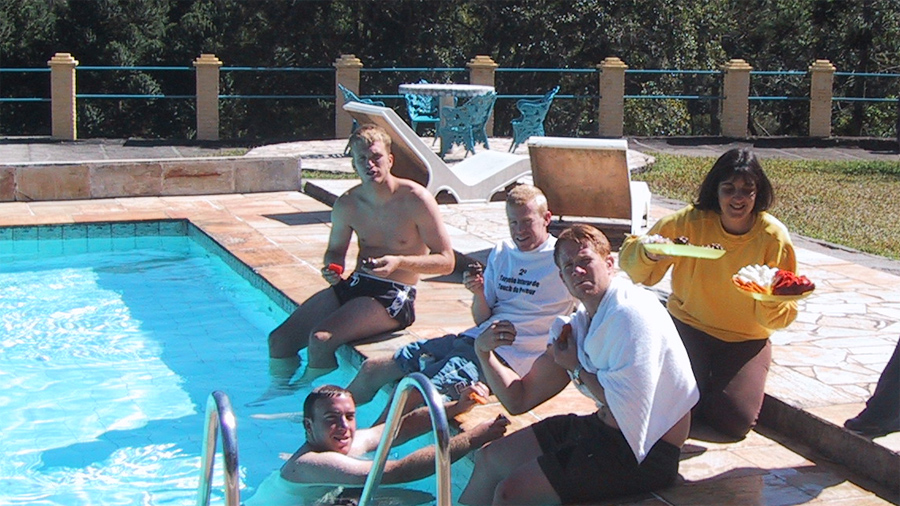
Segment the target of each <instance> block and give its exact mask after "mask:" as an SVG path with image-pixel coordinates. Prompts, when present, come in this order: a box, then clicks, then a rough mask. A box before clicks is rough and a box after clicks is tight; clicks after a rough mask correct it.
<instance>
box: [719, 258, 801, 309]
mask: <svg viewBox="0 0 900 506" xmlns="http://www.w3.org/2000/svg"><path fill="white" fill-rule="evenodd" d="M731 282H732V283H733V284H734V287H735V288H737V290H738V291H740V292H741V293H743V294H744V295H747V296H749V297H751V298H753V299H754V300H758V301H762V302H790V301H794V300H800V299H805V298H806V297H809V296H810V295H811V294H812V293H813V290H815V289H816V285H815V283H813V282H812V281H810V280H809V279H808V278H807V277H806V276H798V275H797V274H795V273H793V272H791V271H787V270H784V269H779V268H777V267H769V266H766V265H748V266H746V267H741V270H739V271H738V273H737V274H735V275H734V276H732V277H731Z"/></svg>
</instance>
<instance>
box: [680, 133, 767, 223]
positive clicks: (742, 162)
mask: <svg viewBox="0 0 900 506" xmlns="http://www.w3.org/2000/svg"><path fill="white" fill-rule="evenodd" d="M736 176H737V177H740V178H742V179H744V180H745V181H746V182H748V183H752V184H753V185H755V186H756V201H755V202H754V204H753V212H754V213H761V212H763V211H765V210H767V209H769V207H771V206H772V202H774V201H775V191H774V190H773V189H772V183H771V182H769V178H768V177H766V173H765V172H763V169H762V165H760V163H759V159H758V158H756V154H754V153H753V151H751V150H749V149H747V148H735V149H730V150H728V151H726V152H725V153H724V154H722V156H720V157H719V159H718V160H716V163H714V164H713V166H712V169H710V170H709V173H707V174H706V178H705V179H704V180H703V184H701V185H700V191H699V192H698V195H697V200H696V202H694V207H695V208H697V209H700V210H703V211H715V212H716V213H718V214H721V213H722V209H721V208H719V184H721V183H722V182H723V181H729V180H731V179H732V178H734V177H736Z"/></svg>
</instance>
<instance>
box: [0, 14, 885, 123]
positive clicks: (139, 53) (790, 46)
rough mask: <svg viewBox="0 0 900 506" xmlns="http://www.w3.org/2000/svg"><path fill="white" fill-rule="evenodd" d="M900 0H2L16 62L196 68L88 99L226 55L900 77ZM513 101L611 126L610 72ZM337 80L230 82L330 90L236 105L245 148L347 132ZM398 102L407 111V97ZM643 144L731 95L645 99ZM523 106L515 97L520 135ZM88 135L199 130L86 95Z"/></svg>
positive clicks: (765, 116)
mask: <svg viewBox="0 0 900 506" xmlns="http://www.w3.org/2000/svg"><path fill="white" fill-rule="evenodd" d="M897 1H898V0H709V1H706V2H696V1H694V0H528V1H512V0H511V1H500V0H495V1H487V0H481V1H476V0H380V1H375V0H372V1H362V0H333V1H326V0H268V1H263V0H258V1H253V0H0V67H4V68H40V67H43V66H45V65H46V61H47V60H48V59H49V58H50V57H51V56H52V55H53V54H54V53H56V52H69V53H72V54H73V55H74V56H75V58H76V59H78V60H79V62H80V65H81V66H128V65H130V66H154V65H157V66H177V67H184V70H183V71H171V72H164V71H116V72H111V71H93V72H88V71H81V72H79V74H78V80H79V93H120V94H126V93H131V94H166V95H190V94H192V93H193V86H194V74H193V72H192V69H191V66H190V64H191V62H192V61H193V60H194V59H195V58H196V57H197V56H199V54H200V53H215V54H216V55H217V56H219V58H220V59H222V60H223V61H224V63H225V65H226V66H238V67H239V66H248V67H300V68H321V69H323V70H329V69H331V66H332V63H333V62H334V60H335V59H336V58H337V57H338V56H339V55H340V54H342V53H352V54H355V55H356V56H358V57H359V58H360V59H361V60H362V61H363V62H364V63H365V65H366V67H367V68H391V67H404V68H410V67H418V68H423V67H427V68H433V67H437V68H446V67H451V68H462V67H464V65H465V63H466V62H467V61H469V60H470V59H471V58H472V57H474V56H475V55H479V54H486V55H490V56H491V57H492V58H493V59H494V60H495V61H496V62H497V63H498V64H499V65H500V66H501V67H502V68H569V69H592V68H595V66H596V65H597V64H598V63H599V62H600V61H602V60H603V59H604V58H605V57H607V56H618V57H619V58H621V59H622V60H623V61H625V62H626V63H627V64H628V65H629V67H630V68H632V69H700V70H717V69H719V67H720V66H721V65H722V64H723V63H724V62H726V61H727V60H728V59H730V58H743V59H745V60H747V61H748V62H749V63H750V64H751V65H753V66H754V68H755V69H758V70H770V71H772V70H801V71H802V70H805V69H806V68H807V67H808V66H809V65H810V64H811V63H812V62H813V61H814V60H815V59H817V58H825V59H829V60H830V61H831V62H832V63H833V64H834V65H835V66H836V67H837V68H838V70H839V71H841V72H851V71H852V72H870V73H874V72H878V73H884V72H893V73H898V72H900V58H898V55H900V9H898V4H897ZM419 78H427V79H430V80H456V81H463V82H464V81H465V79H466V77H465V75H459V74H455V73H447V72H418V73H415V74H412V75H411V74H409V73H396V72H394V73H388V72H384V73H379V72H365V73H363V89H364V90H366V92H369V93H377V94H393V93H396V89H397V88H396V86H397V84H399V83H400V82H406V81H410V80H417V79H419ZM497 81H498V82H497V85H498V88H499V90H500V91H501V93H506V94H540V93H543V92H544V91H546V90H547V89H549V88H551V87H552V86H554V85H556V84H560V85H561V87H562V90H561V92H560V93H561V94H564V95H574V96H576V97H580V98H574V99H571V98H570V99H567V100H559V101H557V102H556V103H555V105H554V110H553V114H552V115H551V116H550V117H549V118H548V130H549V132H550V133H551V134H557V135H589V134H591V133H596V125H595V124H594V122H595V120H596V118H595V114H596V113H595V110H596V105H597V103H596V94H597V88H596V87H597V76H596V74H594V73H570V74H558V73H547V72H505V73H498V76H497ZM718 82H719V80H718V78H717V77H716V76H710V75H703V74H677V75H669V74H646V75H645V74H641V75H637V76H636V77H634V78H632V77H631V76H629V78H628V89H627V90H626V94H629V95H637V94H665V95H701V96H716V95H718V94H719V92H720V90H719V89H718ZM898 83H900V79H896V78H894V79H875V78H868V79H851V78H848V77H840V76H839V77H838V79H837V81H836V93H835V94H836V95H837V96H870V97H897V96H900V90H898V86H900V84H898ZM333 86H334V84H333V73H329V72H227V73H223V89H222V91H221V92H222V94H225V95H229V94H241V95H313V96H320V97H322V98H309V99H261V100H241V99H233V100H223V103H222V111H221V117H222V135H223V137H224V138H230V139H261V138H266V139H274V138H321V137H328V136H330V134H331V131H332V129H333V126H332V125H333V117H332V112H331V111H332V106H333V104H332V102H331V101H330V99H328V98H325V97H327V96H329V95H332V94H333ZM808 87H809V84H808V79H807V78H806V77H804V76H790V75H788V76H784V75H777V76H764V77H760V78H754V80H753V90H752V93H753V94H757V95H786V96H807V95H808ZM46 89H47V75H46V74H40V73H27V74H16V73H3V74H0V96H4V97H14V96H20V97H24V96H31V97H34V96H46V94H45V93H46ZM394 104H395V105H398V106H399V101H396V102H394ZM626 104H627V114H626V132H627V133H628V134H631V135H669V134H685V135H706V134H714V133H716V131H717V126H716V124H715V122H716V108H717V102H716V101H714V100H690V101H685V100H675V99H672V100H630V101H627V102H626ZM807 109H808V108H807V107H806V105H805V103H804V102H801V101H754V102H752V103H751V110H752V113H751V116H752V118H751V133H752V134H755V135H803V134H804V133H805V131H806V122H807V114H808V113H807ZM835 111H836V114H835V118H834V125H835V129H834V133H835V134H836V135H851V136H859V135H864V136H878V137H891V136H893V135H894V134H893V131H894V130H893V129H894V122H895V121H896V120H895V118H896V117H897V116H896V115H897V109H896V106H895V105H894V104H893V103H888V102H885V103H880V104H872V103H861V102H836V103H835ZM514 113H515V110H514V107H513V101H512V100H506V101H500V102H498V105H497V109H496V118H497V121H496V125H497V130H496V133H497V134H500V135H503V134H508V132H507V131H505V130H508V128H509V120H510V119H511V118H512V116H513V115H514ZM78 116H79V125H78V128H79V135H80V136H81V137H91V136H108V137H123V136H145V137H169V138H189V137H191V136H192V135H193V129H194V112H193V101H192V100H189V99H159V100H153V101H147V100H109V99H106V100H101V99H93V100H80V101H79V111H78ZM48 131H49V106H48V105H47V104H46V103H38V104H35V103H3V104H0V134H6V135H27V134H46V133H48Z"/></svg>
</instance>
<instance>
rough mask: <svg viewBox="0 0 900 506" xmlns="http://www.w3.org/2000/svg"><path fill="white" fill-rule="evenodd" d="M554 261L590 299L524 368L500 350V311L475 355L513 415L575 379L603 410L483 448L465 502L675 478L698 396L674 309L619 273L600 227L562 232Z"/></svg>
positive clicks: (512, 500) (622, 491)
mask: <svg viewBox="0 0 900 506" xmlns="http://www.w3.org/2000/svg"><path fill="white" fill-rule="evenodd" d="M554 260H555V261H556V265H557V266H558V267H559V269H560V277H561V278H562V280H563V282H564V283H565V285H566V288H568V290H569V292H570V293H571V294H572V295H573V296H575V297H576V298H577V299H578V300H580V301H581V303H582V304H581V305H580V306H579V308H578V309H577V310H576V312H575V313H573V314H572V315H570V316H568V317H561V318H560V319H559V320H557V322H556V323H555V324H554V325H553V327H551V330H550V343H549V344H548V347H547V351H546V352H545V353H544V354H543V355H541V357H540V358H538V359H537V360H536V361H535V362H534V364H533V365H532V367H531V369H530V370H529V371H528V372H527V373H526V374H525V376H522V377H520V376H519V375H517V374H516V373H515V372H513V371H512V370H510V369H509V368H507V367H504V366H503V365H502V364H501V363H500V361H499V360H498V359H497V356H496V354H495V352H494V350H495V349H497V348H498V347H500V346H505V345H507V344H508V343H509V342H511V341H512V340H514V338H515V333H516V329H515V326H514V325H512V324H511V323H509V322H508V321H498V322H495V324H493V325H491V327H489V328H488V329H487V330H485V331H484V332H483V333H482V334H481V335H479V336H478V338H477V339H476V341H475V349H476V353H477V356H478V359H479V361H480V362H481V365H482V368H483V369H484V373H485V374H484V380H485V381H486V382H487V383H488V385H489V386H490V388H491V390H492V391H493V392H494V394H496V396H497V397H498V398H499V399H500V401H501V403H502V404H503V406H504V407H505V408H506V409H507V410H508V411H509V412H510V413H513V414H520V413H524V412H526V411H528V410H531V409H532V408H534V407H536V406H538V405H539V404H541V403H543V402H544V401H546V400H548V399H550V398H551V397H553V396H555V395H556V394H558V393H559V392H561V391H562V390H563V389H564V388H565V387H566V385H568V383H569V382H570V381H572V382H574V383H575V385H576V386H577V387H578V389H579V391H580V392H581V393H583V394H585V395H586V396H588V397H589V398H591V399H592V400H594V401H595V402H596V404H597V407H598V411H597V412H596V413H594V414H591V415H583V416H579V415H574V414H568V415H559V416H554V417H551V418H547V419H545V420H542V421H540V422H537V423H535V424H533V425H531V426H529V427H526V428H525V429H522V430H520V431H517V432H515V433H513V434H511V435H509V436H506V437H504V438H501V439H499V440H497V441H494V442H493V443H491V444H490V445H489V446H487V447H486V448H483V449H482V450H480V451H479V452H478V453H477V454H476V456H475V469H474V471H473V472H472V478H471V479H470V481H469V484H468V485H467V486H466V489H465V490H464V491H463V494H462V496H461V497H460V502H461V503H463V504H545V505H546V504H585V503H594V502H596V501H601V500H604V499H608V498H611V497H616V496H624V495H632V494H637V493H643V492H648V491H652V490H658V489H660V488H663V487H666V486H668V485H670V484H671V483H672V482H673V481H674V480H675V478H676V477H677V476H678V461H679V456H680V450H681V446H682V445H683V444H684V441H685V440H686V439H687V437H688V432H689V430H690V420H691V415H690V411H691V408H692V407H693V406H694V405H695V404H696V403H697V401H698V399H699V398H700V394H699V391H698V389H697V384H696V382H695V380H694V375H693V373H692V372H691V364H690V361H689V359H688V356H687V352H686V351H685V350H684V346H683V345H682V343H681V339H680V338H679V337H678V333H677V331H676V330H675V326H674V324H673V323H672V319H671V317H669V315H668V313H667V312H666V310H665V308H664V307H663V306H662V305H661V304H660V303H659V301H658V300H657V298H656V297H655V295H653V294H652V293H650V292H649V291H647V290H645V289H644V288H641V287H638V286H636V285H634V284H632V283H631V282H629V281H627V280H624V279H614V273H615V268H614V265H615V262H614V259H613V257H612V255H611V252H610V245H609V241H608V239H607V238H606V236H605V235H603V233H602V232H600V231H599V230H597V229H595V228H593V227H590V226H587V225H575V226H573V227H571V228H569V229H567V230H565V231H563V232H562V233H561V234H560V235H559V238H558V240H557V243H556V248H555V250H554Z"/></svg>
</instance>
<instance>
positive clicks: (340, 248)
mask: <svg viewBox="0 0 900 506" xmlns="http://www.w3.org/2000/svg"><path fill="white" fill-rule="evenodd" d="M347 205H351V204H348V203H347V201H346V200H343V201H342V199H341V198H338V199H337V201H335V203H334V208H333V209H332V211H331V232H330V233H329V234H328V247H327V248H326V249H325V256H324V258H323V263H324V265H325V267H324V268H323V269H322V277H324V278H325V279H326V280H328V283H329V284H332V285H334V284H337V282H338V281H340V280H341V275H340V274H338V273H336V272H334V271H332V270H330V269H328V265H329V264H337V265H340V266H341V267H342V268H343V267H346V266H345V265H344V262H345V261H346V258H347V248H349V247H350V240H351V239H352V237H353V229H352V228H350V225H349V224H348V222H347V217H346V215H347V212H348V210H347Z"/></svg>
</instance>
